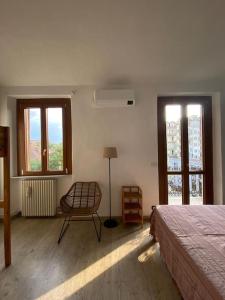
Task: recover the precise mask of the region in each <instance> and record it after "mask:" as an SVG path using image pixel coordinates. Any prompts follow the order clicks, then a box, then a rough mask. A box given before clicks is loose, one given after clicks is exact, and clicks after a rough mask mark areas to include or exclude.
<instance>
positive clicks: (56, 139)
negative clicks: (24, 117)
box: [29, 108, 62, 144]
mask: <svg viewBox="0 0 225 300" xmlns="http://www.w3.org/2000/svg"><path fill="white" fill-rule="evenodd" d="M29 111H30V138H31V140H35V141H38V140H40V138H41V130H40V109H39V108H30V109H29ZM47 117H48V135H49V142H50V143H55V144H58V143H61V142H62V109H61V108H49V109H48V110H47Z"/></svg>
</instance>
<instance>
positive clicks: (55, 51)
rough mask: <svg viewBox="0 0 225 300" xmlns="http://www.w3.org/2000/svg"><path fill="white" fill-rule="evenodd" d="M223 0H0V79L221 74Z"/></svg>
mask: <svg viewBox="0 0 225 300" xmlns="http://www.w3.org/2000/svg"><path fill="white" fill-rule="evenodd" d="M224 12H225V1H224V0H213V1H212V0H188V1H187V0H38V1H37V0H14V1H12V0H0V85H2V86H6V85H25V86H29V85H32V86H35V85H89V84H91V85H93V84H110V83H112V84H117V83H124V84H129V83H134V82H137V83H150V82H151V83H152V82H171V81H182V82H189V81H199V80H217V79H218V80H223V79H225V16H224Z"/></svg>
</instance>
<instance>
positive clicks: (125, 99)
mask: <svg viewBox="0 0 225 300" xmlns="http://www.w3.org/2000/svg"><path fill="white" fill-rule="evenodd" d="M93 106H94V107H99V108H100V107H132V106H135V96H134V91H133V90H128V89H114V90H107V89H100V90H96V91H95V92H94V98H93Z"/></svg>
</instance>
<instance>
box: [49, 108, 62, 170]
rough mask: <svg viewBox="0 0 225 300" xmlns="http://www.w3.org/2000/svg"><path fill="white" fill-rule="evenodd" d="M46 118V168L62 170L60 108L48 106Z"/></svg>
mask: <svg viewBox="0 0 225 300" xmlns="http://www.w3.org/2000/svg"><path fill="white" fill-rule="evenodd" d="M46 120H47V143H48V144H47V169H48V171H62V170H63V116H62V108H60V107H57V108H48V109H47V112H46Z"/></svg>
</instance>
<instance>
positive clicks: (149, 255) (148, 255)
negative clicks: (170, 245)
mask: <svg viewBox="0 0 225 300" xmlns="http://www.w3.org/2000/svg"><path fill="white" fill-rule="evenodd" d="M157 249H158V245H157V244H156V243H155V244H154V245H152V246H151V247H150V248H149V249H147V250H146V251H144V252H143V253H141V254H140V255H139V256H138V261H139V262H140V263H145V262H147V261H149V260H150V259H151V258H152V257H153V256H154V255H155V254H156V251H157Z"/></svg>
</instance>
